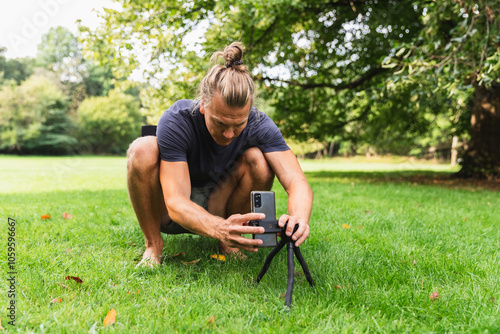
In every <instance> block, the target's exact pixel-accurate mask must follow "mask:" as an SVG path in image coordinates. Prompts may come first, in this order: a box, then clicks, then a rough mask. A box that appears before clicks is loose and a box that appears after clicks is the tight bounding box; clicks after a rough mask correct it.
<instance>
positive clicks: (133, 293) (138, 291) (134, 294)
mask: <svg viewBox="0 0 500 334" xmlns="http://www.w3.org/2000/svg"><path fill="white" fill-rule="evenodd" d="M139 291H141V289H139V290H137V291H136V292H132V294H133V295H135V294H136V293H139ZM127 293H130V291H127Z"/></svg>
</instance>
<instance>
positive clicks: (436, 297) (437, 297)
mask: <svg viewBox="0 0 500 334" xmlns="http://www.w3.org/2000/svg"><path fill="white" fill-rule="evenodd" d="M439 298H441V296H440V295H439V293H437V292H436V291H435V292H433V293H431V295H430V296H429V300H432V301H434V300H438V299H439Z"/></svg>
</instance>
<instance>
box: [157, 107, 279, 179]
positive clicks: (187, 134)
mask: <svg viewBox="0 0 500 334" xmlns="http://www.w3.org/2000/svg"><path fill="white" fill-rule="evenodd" d="M194 103H195V102H194V101H192V100H179V101H177V102H175V103H174V104H173V105H172V106H171V107H170V109H168V110H167V111H165V113H163V115H162V116H161V118H160V121H159V122H158V128H157V131H156V137H157V140H158V145H159V148H160V158H161V159H162V160H164V161H186V162H187V163H188V167H189V175H190V178H191V186H193V187H202V186H205V185H207V184H214V183H215V184H217V183H218V182H219V181H220V180H221V178H222V177H224V176H225V175H227V173H229V172H230V171H231V169H232V168H233V167H234V166H235V161H236V160H237V159H238V158H239V157H240V156H241V154H242V153H243V152H245V151H246V150H247V149H249V148H250V147H258V148H259V149H260V150H261V151H262V152H263V153H268V152H275V151H286V150H289V147H288V145H287V144H286V142H285V140H284V139H283V136H282V135H281V132H280V131H279V129H278V127H277V126H276V124H274V122H273V121H272V120H271V119H270V118H269V117H268V116H267V115H266V114H265V113H263V112H261V111H259V110H257V108H254V107H252V108H251V109H250V115H249V117H248V123H247V126H246V127H245V128H244V129H243V131H242V132H241V133H240V135H239V136H238V137H236V138H235V139H234V140H233V141H232V142H231V144H229V145H227V146H220V145H218V144H217V143H216V142H215V141H214V140H213V138H212V136H211V135H210V133H209V132H208V129H207V126H206V124H205V117H204V115H203V114H202V113H200V108H199V106H198V107H195V105H194Z"/></svg>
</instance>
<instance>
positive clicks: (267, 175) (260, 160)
mask: <svg viewBox="0 0 500 334" xmlns="http://www.w3.org/2000/svg"><path fill="white" fill-rule="evenodd" d="M243 162H244V164H245V165H246V166H247V168H248V170H249V172H250V176H251V177H252V179H254V180H256V181H258V182H259V183H264V184H267V183H269V182H271V183H272V181H273V180H274V172H273V170H272V168H271V166H269V163H268V162H267V160H266V157H265V156H264V153H262V151H261V150H259V149H258V148H257V147H252V148H249V149H248V150H246V151H245V153H243Z"/></svg>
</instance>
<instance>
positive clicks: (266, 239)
mask: <svg viewBox="0 0 500 334" xmlns="http://www.w3.org/2000/svg"><path fill="white" fill-rule="evenodd" d="M250 197H251V206H252V212H256V213H264V214H265V215H266V218H264V219H263V220H254V221H253V223H254V224H253V225H254V226H263V227H264V228H265V230H266V232H264V234H254V235H253V238H254V239H261V240H262V241H263V244H262V245H260V246H258V247H275V246H276V245H277V244H278V238H277V232H279V231H280V228H279V226H278V223H277V221H276V202H275V196H274V191H252V192H251V193H250Z"/></svg>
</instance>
